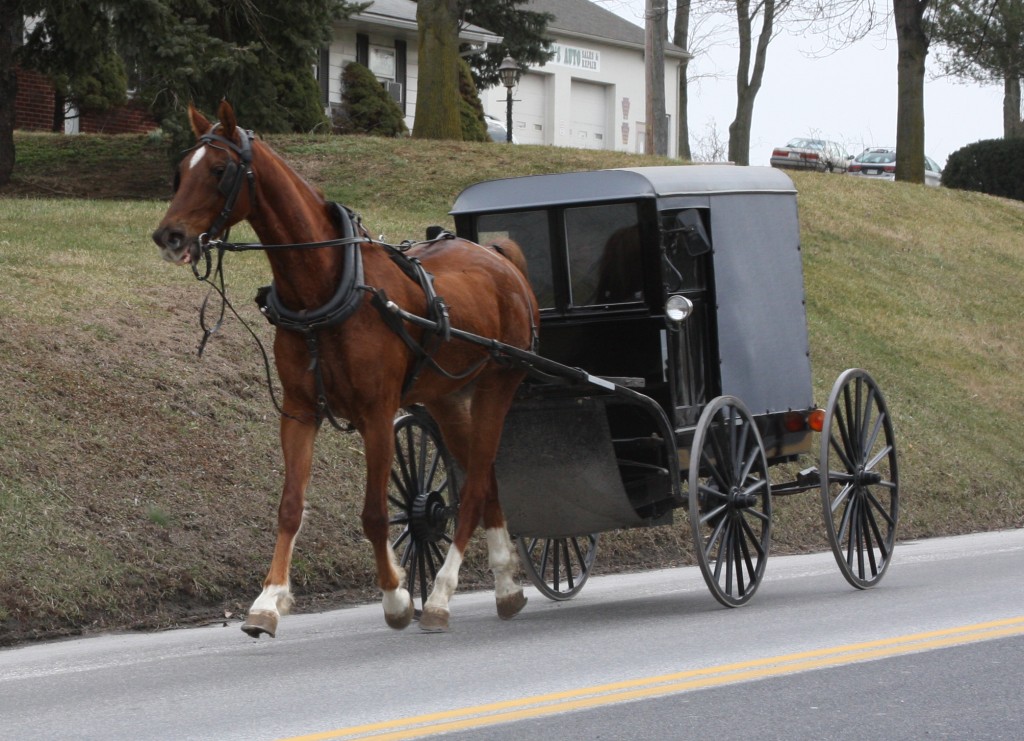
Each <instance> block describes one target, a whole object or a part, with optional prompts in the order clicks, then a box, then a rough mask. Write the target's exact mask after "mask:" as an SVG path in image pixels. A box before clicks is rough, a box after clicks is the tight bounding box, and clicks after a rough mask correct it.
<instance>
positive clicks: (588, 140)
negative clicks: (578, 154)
mask: <svg viewBox="0 0 1024 741" xmlns="http://www.w3.org/2000/svg"><path fill="white" fill-rule="evenodd" d="M606 113H607V106H606V96H605V87H604V86H603V85H595V84H593V83H590V82H581V81H580V80H573V81H572V142H573V143H572V146H574V147H579V148H580V149H606V148H609V147H608V142H607V139H606V136H605V121H606V120H607V115H606Z"/></svg>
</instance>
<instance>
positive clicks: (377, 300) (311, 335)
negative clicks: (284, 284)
mask: <svg viewBox="0 0 1024 741" xmlns="http://www.w3.org/2000/svg"><path fill="white" fill-rule="evenodd" d="M218 126H220V124H217V125H215V126H214V127H213V129H211V130H210V131H209V132H208V133H206V134H204V135H203V136H201V137H200V138H199V141H198V142H197V143H196V147H199V146H203V145H209V146H212V147H216V148H218V149H222V150H230V151H231V152H234V153H235V154H236V155H237V157H238V161H237V162H235V161H234V160H233V159H231V158H230V157H229V158H228V163H227V164H226V165H225V168H224V174H223V175H222V176H221V179H220V182H219V184H218V186H217V189H218V191H219V192H220V193H221V195H223V196H224V199H225V200H224V208H223V209H222V210H221V212H220V214H219V215H218V216H217V218H216V219H215V220H214V222H213V224H212V225H211V226H210V228H209V229H208V230H207V231H206V232H204V233H203V234H201V235H199V239H198V242H199V248H200V251H201V253H202V255H203V258H204V261H205V269H200V267H199V260H195V261H193V262H192V272H193V274H194V275H195V277H196V279H198V280H199V281H201V282H204V283H207V284H208V285H209V286H210V290H211V293H212V292H216V293H217V294H218V295H219V296H220V299H221V306H220V312H219V315H218V317H217V320H216V322H214V324H213V326H212V327H211V326H209V325H208V324H207V321H206V311H207V306H208V303H209V299H210V295H211V293H207V295H206V298H204V299H203V304H202V306H201V308H200V311H199V324H200V327H201V328H202V330H203V338H202V340H201V341H200V343H199V348H198V354H199V355H200V356H202V354H203V350H204V349H205V348H206V344H207V342H208V341H209V340H210V337H212V336H213V334H214V333H215V332H217V331H218V330H219V329H220V327H221V325H222V324H223V322H224V316H225V313H226V311H227V310H230V311H231V313H232V314H234V315H235V317H236V318H237V319H238V320H239V321H240V322H242V325H243V326H244V327H245V328H246V330H247V331H248V332H249V334H250V335H252V337H253V339H255V340H256V344H257V346H258V347H259V349H260V353H261V354H262V356H263V365H264V369H265V371H266V376H267V386H268V388H269V389H270V397H271V400H272V401H273V403H274V407H275V408H276V409H277V411H278V413H279V414H281V415H283V416H287V417H291V415H289V414H287V413H286V412H285V411H284V409H283V408H282V407H281V405H280V403H279V402H278V400H277V397H276V395H275V393H274V387H273V381H272V378H271V373H270V359H269V356H268V354H267V351H266V348H264V346H263V343H262V342H261V341H260V339H259V337H258V336H257V335H256V333H255V332H254V331H253V330H252V328H251V327H250V326H249V325H248V324H247V323H246V322H245V320H244V319H242V317H241V316H240V315H239V314H238V312H237V311H236V310H235V307H234V306H232V304H231V302H230V301H229V300H228V297H227V290H226V287H225V281H224V253H225V252H248V251H257V250H258V251H262V252H272V251H276V250H296V249H300V250H301V249H322V248H325V247H341V248H343V249H344V250H345V255H344V258H343V260H342V265H343V267H342V276H341V280H340V281H339V282H338V287H337V288H336V289H335V292H334V295H333V296H332V297H331V298H330V299H329V300H328V302H327V303H326V304H324V305H323V306H320V307H318V308H316V309H310V310H307V309H303V310H299V311H293V310H291V309H289V308H287V307H286V306H285V305H284V303H283V302H282V301H281V299H280V296H279V295H278V293H277V289H276V287H275V286H274V284H273V283H271V284H270V285H269V286H264V287H263V288H260V289H259V291H257V294H256V303H257V305H258V306H259V307H260V311H261V312H262V313H263V315H264V316H265V317H266V319H267V321H269V322H270V323H271V324H272V325H274V326H275V327H278V328H280V329H285V330H288V331H291V332H296V333H298V334H301V335H302V336H303V338H304V339H305V341H306V347H307V350H308V352H309V356H310V363H309V370H311V371H312V372H313V374H314V378H315V384H316V396H317V422H318V423H319V422H321V421H322V420H323V419H327V420H328V421H329V422H330V423H331V425H332V426H333V427H335V428H336V429H338V430H341V431H343V432H351V431H352V430H353V429H354V428H353V427H352V425H351V424H346V425H342V424H341V423H340V422H339V421H338V419H337V418H336V417H335V415H334V413H333V412H332V411H331V408H330V404H329V403H328V401H327V388H326V384H325V383H324V378H323V370H322V368H321V363H320V342H319V339H318V337H317V333H318V332H319V331H321V330H325V329H329V328H331V327H334V326H337V325H338V324H341V323H342V322H344V321H345V320H346V319H348V318H349V317H350V316H352V314H354V313H355V312H356V310H357V309H358V308H359V307H360V305H361V304H362V300H363V295H362V294H363V293H368V294H370V296H371V300H370V303H371V305H372V306H373V307H374V308H376V309H377V311H378V312H379V313H380V315H381V317H382V318H383V320H384V323H385V324H386V325H387V326H388V327H389V328H390V329H391V330H392V331H393V332H395V334H397V335H398V337H399V338H400V339H401V340H402V341H403V342H404V343H405V344H406V346H407V347H409V349H410V350H411V351H412V353H413V355H414V356H415V358H416V361H415V362H414V363H413V364H412V367H411V368H410V369H409V371H408V373H407V375H406V378H405V381H404V382H403V385H402V392H401V393H402V396H403V398H404V396H405V394H406V393H407V392H408V390H409V389H410V388H411V387H412V385H413V383H415V381H416V379H417V378H418V377H419V375H420V373H422V371H423V370H424V369H425V368H430V369H431V370H433V371H435V372H437V373H439V374H441V375H443V376H445V377H447V378H450V379H453V380H461V379H464V378H468V377H469V376H471V375H472V374H473V373H475V372H476V371H477V370H479V368H480V367H481V366H483V365H484V364H486V363H487V362H488V358H484V359H482V360H481V361H480V362H479V363H476V364H474V365H472V366H470V367H469V368H468V369H466V370H465V371H463V372H461V373H451V372H449V371H446V370H445V369H444V368H442V367H441V366H440V365H438V364H437V362H436V361H435V360H434V355H435V354H436V353H437V351H438V350H439V349H440V347H441V345H442V344H443V343H444V342H446V341H448V340H450V339H451V334H452V332H451V323H450V320H449V316H448V306H447V304H445V302H444V299H443V298H441V297H440V296H438V295H437V294H436V292H435V291H434V278H433V276H432V275H431V274H430V273H429V272H428V271H427V270H426V269H425V268H424V267H423V265H422V264H421V263H420V261H419V260H418V259H416V258H415V257H409V256H408V255H406V254H405V251H406V250H407V249H408V248H409V247H411V246H412V243H411V242H403V243H402V245H401V246H398V247H396V246H394V245H390V244H387V243H384V242H374V241H373V240H372V239H370V238H369V237H368V236H365V233H362V234H361V233H360V232H363V229H362V226H361V222H360V219H359V216H358V215H357V214H355V213H354V212H352V211H351V210H349V209H348V208H346V207H345V206H341V205H339V204H337V203H330V204H328V205H329V208H330V209H331V215H332V217H333V218H334V221H335V223H336V224H337V226H338V228H339V231H340V232H341V235H342V236H341V237H339V238H337V239H328V240H323V241H319V242H297V243H292V244H263V243H262V242H243V243H234V242H229V241H228V237H229V235H230V228H229V229H227V230H224V227H225V225H226V224H227V221H228V219H229V218H230V215H231V212H232V211H233V210H234V208H235V204H236V202H237V200H238V196H239V194H240V193H241V190H242V184H243V183H244V182H248V183H249V193H250V198H251V199H252V200H253V201H255V198H256V177H255V173H254V172H253V169H252V141H251V139H252V134H251V133H249V132H246V131H245V130H244V129H242V128H240V127H238V128H236V131H238V132H239V138H240V143H239V144H235V142H233V141H231V140H230V139H228V138H226V137H223V136H220V135H219V134H217V133H215V132H216V130H217V128H218ZM193 148H195V147H193ZM175 190H177V182H176V183H175ZM222 231H224V237H223V239H218V236H219V235H220V233H221V232H222ZM454 238H455V235H453V234H450V233H448V232H442V233H440V234H438V235H436V236H435V237H434V238H433V239H430V240H428V241H438V240H441V239H454ZM362 244H378V245H380V246H381V247H383V248H384V249H385V250H387V255H388V257H389V258H390V259H391V260H392V262H394V263H395V264H396V265H397V266H398V267H399V268H400V269H401V270H402V272H403V273H405V275H406V276H407V277H408V278H409V279H411V280H413V281H415V282H417V283H418V284H419V285H420V287H421V289H422V290H423V292H424V295H425V297H426V300H427V316H426V317H417V319H418V320H419V321H418V322H413V323H415V324H418V325H419V326H421V327H424V328H426V329H427V330H428V340H427V341H426V342H425V343H423V344H420V343H419V342H417V341H416V339H415V338H413V337H412V335H410V334H409V331H408V330H407V329H406V327H405V322H406V321H408V319H407V318H406V317H405V316H403V315H404V314H405V312H401V311H399V312H396V311H395V309H396V308H397V307H396V305H395V304H394V302H392V301H390V300H389V299H388V297H387V294H386V293H385V292H384V290H383V289H381V288H375V287H373V286H369V285H366V284H365V282H364V276H363V258H362V251H361V250H360V248H359V247H360V245H362ZM214 249H215V250H216V251H217V259H216V266H214V264H213V258H212V257H211V252H212V251H213V250H214ZM408 316H412V315H408ZM495 357H497V356H495Z"/></svg>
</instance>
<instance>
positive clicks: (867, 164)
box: [846, 147, 942, 187]
mask: <svg viewBox="0 0 1024 741" xmlns="http://www.w3.org/2000/svg"><path fill="white" fill-rule="evenodd" d="M846 172H847V174H849V175H856V176H857V177H862V178H873V179H875V180H895V179H896V148H895V147H868V148H867V149H865V150H864V151H863V152H861V153H860V154H858V155H857V157H856V158H855V159H854V160H853V162H851V163H850V167H849V169H848V170H847V171H846ZM941 182H942V170H941V169H940V168H939V166H938V165H937V164H935V160H933V159H932V158H931V157H925V158H924V184H925V185H930V186H932V187H938V186H939V184H940V183H941Z"/></svg>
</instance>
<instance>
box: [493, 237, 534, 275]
mask: <svg viewBox="0 0 1024 741" xmlns="http://www.w3.org/2000/svg"><path fill="white" fill-rule="evenodd" d="M488 246H489V247H491V248H492V249H493V250H494V251H495V252H497V253H498V254H499V255H504V256H505V257H506V258H507V259H508V261H509V262H511V263H512V264H513V265H515V266H516V268H517V269H518V270H519V272H520V273H522V274H523V277H524V278H526V279H527V280H529V278H530V275H529V273H527V272H526V255H524V254H523V250H522V248H521V247H520V246H519V245H518V244H516V243H515V242H514V241H513V240H511V239H496V240H494V241H493V242H491V243H490V245H488Z"/></svg>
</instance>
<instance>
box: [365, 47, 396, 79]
mask: <svg viewBox="0 0 1024 741" xmlns="http://www.w3.org/2000/svg"><path fill="white" fill-rule="evenodd" d="M369 62H370V63H369V67H370V71H371V72H373V74H375V75H377V79H378V80H394V79H395V70H396V69H397V65H396V64H395V50H394V48H388V47H386V46H371V47H370V59H369Z"/></svg>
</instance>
